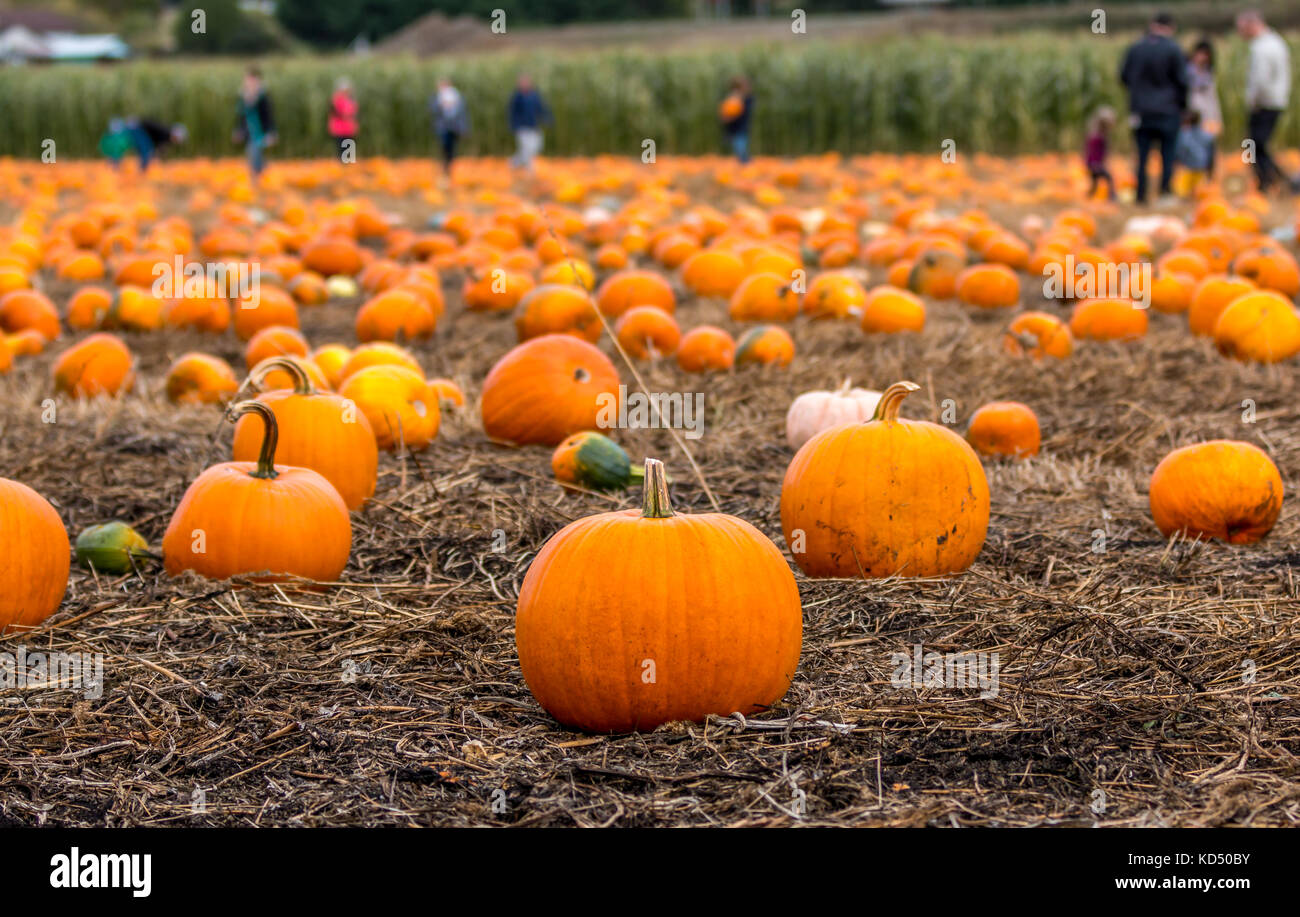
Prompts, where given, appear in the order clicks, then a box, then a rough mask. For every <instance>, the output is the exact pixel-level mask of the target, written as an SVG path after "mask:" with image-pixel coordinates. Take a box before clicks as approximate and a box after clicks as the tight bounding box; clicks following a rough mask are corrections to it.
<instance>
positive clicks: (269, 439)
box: [226, 401, 280, 481]
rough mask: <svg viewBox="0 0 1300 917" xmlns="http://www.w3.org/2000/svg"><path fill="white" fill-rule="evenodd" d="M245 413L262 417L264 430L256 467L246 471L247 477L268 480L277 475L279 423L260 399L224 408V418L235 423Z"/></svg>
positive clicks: (272, 412)
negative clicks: (276, 460) (276, 453)
mask: <svg viewBox="0 0 1300 917" xmlns="http://www.w3.org/2000/svg"><path fill="white" fill-rule="evenodd" d="M245 414H256V415H257V416H258V417H260V418H262V424H263V425H264V426H265V427H266V432H265V433H264V434H263V435H262V451H261V452H259V453H258V455H257V468H256V469H254V470H253V471H250V472H249V473H248V475H249V477H253V478H262V479H264V480H267V481H270V480H274V479H275V478H277V477H279V475H280V472H278V471H276V470H275V447H276V446H277V445H279V442H280V425H279V424H278V423H276V421H275V412H274V411H272V410H271V409H270V408H269V407H267V406H266V405H264V404H263V403H262V402H260V401H241V402H239V404H235V405H231V406H230V408H228V409H227V410H226V418H227V419H228V420H229V421H230V422H231V423H236V422H237V421H238V420H239V418H241V417H243V416H244V415H245Z"/></svg>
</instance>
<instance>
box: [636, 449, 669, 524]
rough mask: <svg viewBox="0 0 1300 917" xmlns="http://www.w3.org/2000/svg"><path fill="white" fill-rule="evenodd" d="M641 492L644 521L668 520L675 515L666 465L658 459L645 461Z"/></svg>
mask: <svg viewBox="0 0 1300 917" xmlns="http://www.w3.org/2000/svg"><path fill="white" fill-rule="evenodd" d="M643 484H644V486H643V489H642V491H641V516H642V518H644V519H667V518H668V517H669V516H672V515H674V513H673V502H672V500H671V499H669V497H668V476H667V475H666V474H665V473H664V463H663V462H661V461H659V460H658V459H652V458H648V459H646V460H645V481H644V482H643Z"/></svg>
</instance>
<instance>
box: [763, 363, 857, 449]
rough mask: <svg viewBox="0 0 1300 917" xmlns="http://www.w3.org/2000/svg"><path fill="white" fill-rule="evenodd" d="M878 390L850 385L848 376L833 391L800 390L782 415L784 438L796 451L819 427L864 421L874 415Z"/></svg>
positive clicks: (821, 428)
mask: <svg viewBox="0 0 1300 917" xmlns="http://www.w3.org/2000/svg"><path fill="white" fill-rule="evenodd" d="M879 402H880V392H873V391H869V390H867V389H865V388H851V387H850V383H849V380H848V379H845V380H844V384H843V385H841V386H840V387H839V390H838V391H834V392H804V393H803V394H802V395H800V396H799V397H798V398H796V399H795V400H794V401H793V403H791V405H790V410H789V411H788V412H787V413H786V415H785V438H786V441H787V442H788V443H789V444H790V448H791V449H794V450H795V451H798V450H799V448H800V447H801V446H802V445H803V444H804V443H806V442H808V440H810V439H812V438H813V437H814V436H816V435H817V434H818V433H820V432H821V431H822V430H829V429H830V428H831V427H837V426H839V425H840V424H845V423H855V422H864V421H868V420H870V419H871V418H872V417H874V416H875V414H876V405H877V404H878V403H879Z"/></svg>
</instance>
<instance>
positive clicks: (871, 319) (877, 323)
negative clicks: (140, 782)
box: [862, 284, 925, 334]
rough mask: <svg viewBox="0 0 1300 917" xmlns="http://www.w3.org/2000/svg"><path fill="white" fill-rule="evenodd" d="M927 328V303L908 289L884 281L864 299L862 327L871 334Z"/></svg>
mask: <svg viewBox="0 0 1300 917" xmlns="http://www.w3.org/2000/svg"><path fill="white" fill-rule="evenodd" d="M924 328H925V303H923V302H921V299H920V297H918V296H915V295H913V294H912V293H909V292H908V291H907V290H900V289H899V288H898V287H895V286H890V285H889V284H882V285H880V286H878V287H875V288H873V289H872V290H871V291H870V292H869V293H868V294H867V298H866V300H865V301H864V302H863V303H862V330H863V331H865V332H866V333H867V334H897V333H899V332H902V331H916V332H920V331H922V330H923V329H924Z"/></svg>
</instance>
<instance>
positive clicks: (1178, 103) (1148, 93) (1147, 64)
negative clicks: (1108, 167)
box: [1119, 13, 1187, 204]
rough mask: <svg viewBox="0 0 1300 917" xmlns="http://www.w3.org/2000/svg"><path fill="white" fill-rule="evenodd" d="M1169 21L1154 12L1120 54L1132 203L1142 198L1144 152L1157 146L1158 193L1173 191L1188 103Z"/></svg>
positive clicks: (1180, 59)
mask: <svg viewBox="0 0 1300 917" xmlns="http://www.w3.org/2000/svg"><path fill="white" fill-rule="evenodd" d="M1173 34H1174V21H1173V18H1172V17H1171V16H1169V14H1168V13H1158V14H1156V16H1155V18H1154V19H1152V20H1151V25H1150V26H1149V27H1148V29H1147V33H1146V35H1144V36H1142V38H1140V39H1139V40H1138V41H1137V42H1136V43H1134V45H1133V46H1132V47H1130V48H1129V49H1128V52H1127V53H1126V54H1125V55H1124V63H1123V65H1122V66H1121V67H1120V72H1119V78H1120V82H1122V83H1123V84H1124V86H1125V87H1126V88H1127V89H1128V107H1129V112H1130V114H1131V116H1132V121H1133V124H1134V127H1133V139H1134V140H1135V141H1136V143H1137V157H1138V159H1137V201H1138V203H1139V204H1144V203H1146V199H1147V155H1148V154H1149V153H1150V152H1151V147H1152V146H1153V145H1157V146H1159V147H1160V194H1161V195H1168V194H1171V193H1172V182H1173V178H1174V153H1175V147H1176V145H1177V142H1178V128H1179V126H1180V125H1181V123H1182V114H1183V109H1184V107H1186V104H1187V60H1186V59H1185V58H1184V57H1183V52H1182V49H1181V48H1179V47H1178V45H1177V43H1176V42H1175V41H1174V40H1173Z"/></svg>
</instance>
